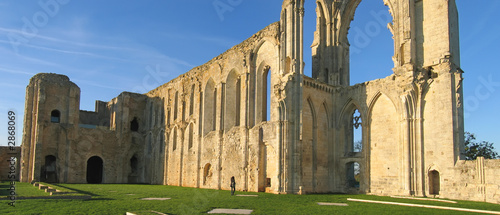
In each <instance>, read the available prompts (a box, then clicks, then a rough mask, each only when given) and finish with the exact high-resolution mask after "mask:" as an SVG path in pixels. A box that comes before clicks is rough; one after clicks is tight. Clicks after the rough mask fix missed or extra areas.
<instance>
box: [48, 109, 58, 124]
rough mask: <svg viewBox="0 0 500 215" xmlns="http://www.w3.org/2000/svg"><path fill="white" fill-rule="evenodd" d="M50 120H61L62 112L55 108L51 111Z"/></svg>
mask: <svg viewBox="0 0 500 215" xmlns="http://www.w3.org/2000/svg"><path fill="white" fill-rule="evenodd" d="M50 122H52V123H59V122H61V112H59V111H58V110H53V111H52V112H51V113H50Z"/></svg>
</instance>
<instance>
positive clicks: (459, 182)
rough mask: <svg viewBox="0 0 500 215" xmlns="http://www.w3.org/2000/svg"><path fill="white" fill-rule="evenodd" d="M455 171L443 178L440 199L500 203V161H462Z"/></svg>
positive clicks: (458, 163)
mask: <svg viewBox="0 0 500 215" xmlns="http://www.w3.org/2000/svg"><path fill="white" fill-rule="evenodd" d="M453 170H454V172H453V174H451V175H442V176H441V177H442V179H441V187H442V190H443V191H442V192H441V193H440V194H439V197H444V198H451V199H462V200H473V201H486V202H491V203H497V204H498V203H500V179H499V177H500V160H498V159H496V160H487V159H484V158H483V157H478V159H477V160H473V161H465V160H461V161H459V162H457V164H456V166H455V167H454V168H453Z"/></svg>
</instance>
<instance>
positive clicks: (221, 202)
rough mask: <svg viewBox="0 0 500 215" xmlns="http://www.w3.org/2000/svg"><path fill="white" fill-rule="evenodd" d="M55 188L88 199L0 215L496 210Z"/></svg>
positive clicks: (35, 203) (133, 188)
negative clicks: (230, 210) (217, 210)
mask: <svg viewBox="0 0 500 215" xmlns="http://www.w3.org/2000/svg"><path fill="white" fill-rule="evenodd" d="M58 186H59V187H62V188H67V189H71V190H75V191H78V192H80V193H83V194H87V195H91V196H92V199H90V200H57V199H52V200H47V199H40V200H17V201H16V203H15V207H11V206H9V205H8V203H9V202H10V201H8V200H2V201H0V204H2V205H3V206H2V207H0V214H125V212H127V211H128V212H141V211H151V210H153V211H158V212H162V213H166V214H202V213H205V214H206V212H208V211H209V210H211V209H214V208H235V209H236V208H238V209H252V210H254V212H253V214H391V215H392V214H424V213H425V214H471V213H466V212H459V211H448V210H439V209H425V208H414V207H404V206H393V205H380V204H371V203H361V202H349V201H347V198H357V199H369V200H379V201H393V202H405V203H414V204H426V205H439V206H448V207H462V208H471V209H481V210H493V211H500V205H496V204H488V203H481V202H468V201H458V204H452V203H443V202H433V201H422V200H410V199H395V198H390V197H379V196H368V195H304V196H299V195H274V194H267V193H241V192H240V194H254V195H259V197H236V196H231V195H230V192H229V191H220V190H204V189H194V188H183V187H171V186H161V185H112V184H109V185H108V184H104V185H89V184H58ZM0 188H1V189H2V192H1V193H0V194H1V195H3V197H5V195H8V193H7V192H5V191H4V190H5V189H8V187H7V184H6V183H1V184H0ZM16 189H17V191H18V193H19V195H20V196H23V195H29V196H33V195H45V193H44V192H42V191H40V190H38V189H37V188H36V187H33V186H31V185H30V184H24V183H18V184H17V185H16ZM28 190H30V191H28ZM127 194H133V195H127ZM237 194H238V192H237ZM147 197H163V198H171V200H166V201H144V200H140V199H141V198H147ZM317 202H336V203H347V204H349V206H348V207H340V206H320V205H317ZM142 214H148V213H142Z"/></svg>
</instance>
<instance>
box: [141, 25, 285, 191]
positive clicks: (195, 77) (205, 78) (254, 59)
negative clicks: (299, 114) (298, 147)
mask: <svg viewBox="0 0 500 215" xmlns="http://www.w3.org/2000/svg"><path fill="white" fill-rule="evenodd" d="M278 35H279V25H278V24H277V23H275V24H272V25H270V26H268V27H266V28H265V29H263V30H262V31H260V32H259V33H257V34H256V35H254V36H252V37H251V38H249V39H248V40H246V41H244V42H243V43H241V44H240V45H237V46H235V47H233V48H232V49H230V50H228V51H226V52H225V53H223V54H221V55H220V56H218V57H217V58H214V59H213V60H211V61H209V62H208V63H206V64H204V65H202V66H200V67H197V68H194V69H193V70H191V71H190V72H188V73H186V74H184V75H182V76H180V77H179V78H176V79H174V80H172V81H170V82H169V83H167V84H165V85H163V86H161V87H159V88H157V89H155V90H153V91H151V92H149V93H148V94H147V95H148V96H150V97H154V98H158V100H159V101H160V102H159V103H158V104H157V105H156V106H154V107H152V108H153V111H151V112H152V113H155V110H156V109H158V108H163V109H164V110H165V115H164V117H165V119H162V120H163V121H164V122H165V128H164V132H165V137H166V138H165V139H166V140H167V141H166V145H165V147H166V148H165V152H166V153H165V167H164V168H165V171H164V175H163V179H164V183H165V184H169V185H178V186H190V187H203V188H214V189H230V187H229V184H230V178H231V177H232V176H234V177H235V179H236V181H237V183H238V186H237V189H238V190H249V191H265V190H267V191H269V192H277V190H278V186H277V184H278V183H273V182H277V181H278V166H277V164H276V163H275V162H274V160H276V159H277V153H278V147H277V136H276V125H277V123H276V119H275V114H276V113H274V112H273V110H274V109H275V106H276V103H277V102H276V101H275V99H274V96H273V94H271V95H267V92H266V90H267V88H268V87H272V86H274V85H276V84H277V81H278V80H279V78H278V74H279V62H278V54H279V53H278V50H279V49H278V44H279V42H278ZM268 76H270V77H269V78H268ZM268 81H270V83H268ZM270 90H271V91H273V89H272V88H271V89H270ZM267 97H270V98H269V101H270V102H271V103H270V104H267V102H268V99H267ZM268 105H269V106H271V108H270V110H271V113H269V115H270V116H267V115H268V113H267V111H268V109H267V106H268ZM153 118H155V117H153ZM155 129H157V128H152V129H151V130H152V131H154V130H155ZM155 177H158V176H155Z"/></svg>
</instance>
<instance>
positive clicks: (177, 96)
mask: <svg viewBox="0 0 500 215" xmlns="http://www.w3.org/2000/svg"><path fill="white" fill-rule="evenodd" d="M178 109H179V92H175V97H174V121H175V120H177V110H178Z"/></svg>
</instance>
